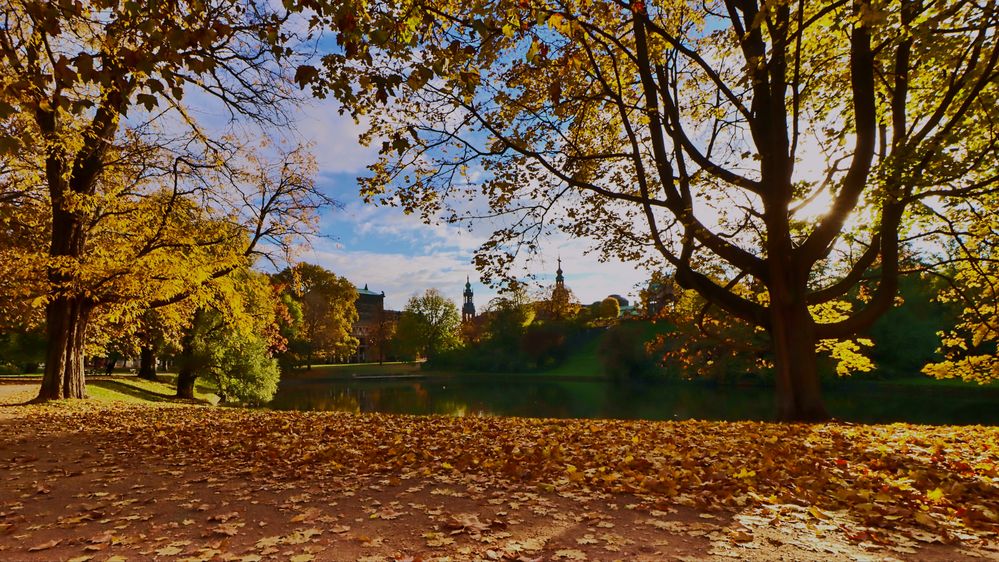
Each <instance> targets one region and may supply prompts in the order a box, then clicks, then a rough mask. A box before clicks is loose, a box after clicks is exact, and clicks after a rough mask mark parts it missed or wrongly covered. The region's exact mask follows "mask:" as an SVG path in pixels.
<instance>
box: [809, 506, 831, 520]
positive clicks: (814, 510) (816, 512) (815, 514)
mask: <svg viewBox="0 0 999 562" xmlns="http://www.w3.org/2000/svg"><path fill="white" fill-rule="evenodd" d="M808 513H811V514H812V517H814V518H816V519H823V520H825V519H829V516H828V515H826V514H825V513H822V510H820V509H819V508H817V507H815V506H814V505H813V506H812V507H810V508H808Z"/></svg>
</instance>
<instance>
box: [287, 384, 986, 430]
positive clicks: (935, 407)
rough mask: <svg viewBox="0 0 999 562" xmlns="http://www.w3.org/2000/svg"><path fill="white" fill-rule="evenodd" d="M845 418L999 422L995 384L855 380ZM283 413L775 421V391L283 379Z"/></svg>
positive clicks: (831, 394) (836, 408)
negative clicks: (982, 386)
mask: <svg viewBox="0 0 999 562" xmlns="http://www.w3.org/2000/svg"><path fill="white" fill-rule="evenodd" d="M825 398H826V404H827V406H828V408H829V411H830V412H831V413H832V415H833V416H834V417H835V418H836V419H839V420H842V421H852V422H864V423H888V422H896V421H904V422H910V423H921V424H985V425H999V393H997V392H996V390H995V389H992V388H988V389H976V388H951V387H919V386H902V385H896V386H888V385H879V384H873V383H872V384H865V383H851V384H850V385H839V386H836V387H833V388H829V389H827V390H826V391H825ZM269 406H270V407H271V408H274V409H281V410H332V411H345V412H384V413H395V414H443V415H451V416H462V415H494V416H524V417H551V418H617V419H648V420H665V419H678V420H681V419H707V420H729V421H735V420H770V419H772V418H773V389H772V388H766V387H722V386H712V385H705V384H695V383H646V384H641V385H629V384H621V383H615V382H612V381H607V380H560V379H551V378H548V379H542V378H534V377H486V376H481V375H475V376H467V377H462V376H453V377H425V378H408V379H379V380H363V379H362V380H357V379H353V380H352V379H304V380H303V379H299V380H295V379H292V380H286V381H282V384H281V387H280V389H279V390H278V393H277V395H276V396H275V397H274V400H273V401H272V402H271V403H270V405H269Z"/></svg>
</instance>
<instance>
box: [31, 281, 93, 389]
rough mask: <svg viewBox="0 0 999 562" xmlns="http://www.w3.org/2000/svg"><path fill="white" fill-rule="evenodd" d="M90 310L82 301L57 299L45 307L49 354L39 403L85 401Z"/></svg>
mask: <svg viewBox="0 0 999 562" xmlns="http://www.w3.org/2000/svg"><path fill="white" fill-rule="evenodd" d="M90 311H91V306H90V304H89V303H87V302H86V301H85V300H84V299H83V298H81V297H58V298H56V299H54V300H52V301H51V302H49V303H48V305H47V306H46V307H45V320H46V330H47V335H48V351H47V353H46V356H45V375H44V377H43V378H42V388H41V390H40V391H39V392H38V398H37V399H36V400H38V401H44V400H60V399H63V398H86V397H87V389H86V382H85V381H84V365H83V344H84V342H85V341H86V340H85V338H86V331H87V322H88V321H89V320H90Z"/></svg>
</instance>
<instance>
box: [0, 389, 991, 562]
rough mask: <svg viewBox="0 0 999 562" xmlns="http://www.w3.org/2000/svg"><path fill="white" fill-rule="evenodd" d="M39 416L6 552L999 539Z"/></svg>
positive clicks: (706, 548)
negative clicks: (239, 452) (184, 453)
mask: <svg viewBox="0 0 999 562" xmlns="http://www.w3.org/2000/svg"><path fill="white" fill-rule="evenodd" d="M34 390H35V389H34V387H33V386H27V385H25V386H19V385H4V386H0V396H2V397H5V399H6V401H7V402H8V403H10V402H11V401H16V400H18V399H22V398H30V397H31V395H32V394H33V392H34ZM182 412H183V411H182V410H178V414H180V413H182ZM29 413H30V410H27V409H25V408H22V407H11V406H4V407H0V471H2V474H3V478H2V479H0V559H4V560H57V559H58V560H81V561H82V560H95V561H105V560H123V559H127V560H152V559H155V560H180V559H188V560H246V561H253V560H264V559H268V560H269V559H275V560H278V559H280V560H297V561H299V562H306V561H308V560H344V561H355V560H357V561H363V562H374V561H404V560H405V561H418V560H424V561H430V560H440V561H444V560H450V561H464V560H519V561H539V560H577V561H578V560H635V561H640V560H647V561H659V560H800V561H809V560H815V561H820V560H821V561H828V560H865V559H866V560H892V559H899V560H929V561H934V560H939V561H943V560H965V559H967V560H974V559H999V550H997V549H996V545H995V543H994V542H993V543H981V544H963V545H953V546H952V545H942V544H933V543H927V542H920V541H918V540H913V539H912V538H911V537H905V536H902V535H900V536H895V537H891V536H889V535H890V534H885V535H884V537H883V538H882V539H881V540H883V541H885V542H891V543H892V544H890V545H887V544H882V545H878V544H876V543H874V542H857V541H850V540H847V538H846V537H844V536H843V534H842V533H841V532H839V531H838V530H837V527H836V525H835V524H833V523H830V522H824V521H808V520H807V519H803V518H800V517H795V516H794V515H795V513H794V510H793V509H792V508H791V507H789V506H784V507H782V508H778V507H774V508H773V509H772V510H769V511H767V510H761V509H746V510H744V511H742V512H729V513H725V512H704V511H698V510H694V509H691V508H687V507H678V506H674V505H671V504H669V503H666V502H657V501H656V500H655V498H650V497H638V496H634V495H630V494H607V493H600V492H594V491H585V492H575V493H574V492H566V491H561V492H556V491H554V490H551V489H546V487H545V486H539V485H532V484H528V483H508V484H497V482H496V481H495V480H486V479H485V478H483V477H477V476H476V475H456V474H448V475H424V474H420V473H417V472H408V473H407V472H400V473H394V474H364V473H363V471H359V472H358V473H357V474H353V475H346V476H342V477H331V476H328V475H326V476H320V475H313V474H310V473H308V472H305V473H300V472H298V473H295V474H294V475H292V474H289V476H288V477H287V478H277V479H275V478H273V477H271V476H264V475H262V474H255V473H254V471H252V470H248V469H246V467H244V466H233V467H232V469H231V471H230V470H227V469H226V468H225V467H220V466H218V465H214V466H212V467H208V466H206V465H201V464H199V463H197V462H192V461H191V460H190V459H188V458H187V457H170V456H167V455H164V456H150V457H145V458H143V457H140V456H136V455H135V454H134V452H132V451H134V450H133V449H131V448H127V447H122V446H121V442H120V441H118V439H120V436H115V434H114V433H108V432H98V431H92V430H91V429H90V428H88V427H87V426H85V425H73V424H72V423H67V424H64V425H65V427H62V428H61V429H59V428H53V427H52V425H51V424H49V423H40V422H37V420H36V419H33V418H32V416H30V415H29ZM65 419H66V420H73V419H75V418H74V417H73V416H68V417H66V418H65ZM151 431H154V432H155V431H156V428H155V427H154V428H151ZM184 446H197V443H186V444H184ZM275 462H276V463H279V462H280V459H275ZM782 510H783V511H782Z"/></svg>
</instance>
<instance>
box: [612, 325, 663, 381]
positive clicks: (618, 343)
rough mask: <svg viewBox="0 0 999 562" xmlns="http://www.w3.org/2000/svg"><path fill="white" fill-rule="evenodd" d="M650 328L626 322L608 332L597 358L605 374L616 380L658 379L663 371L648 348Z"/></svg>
mask: <svg viewBox="0 0 999 562" xmlns="http://www.w3.org/2000/svg"><path fill="white" fill-rule="evenodd" d="M646 332H647V329H646V327H645V326H644V325H642V324H638V323H634V322H624V323H621V324H618V325H616V326H612V327H610V328H608V329H607V332H606V333H605V334H604V337H603V339H602V340H601V341H600V347H599V348H598V350H597V355H598V356H599V357H600V361H601V363H603V366H604V372H605V373H607V375H609V376H611V377H614V378H615V379H623V380H638V379H647V378H649V377H652V376H654V375H655V374H656V373H657V372H658V371H659V368H658V366H657V365H656V360H655V358H654V357H653V356H652V355H651V354H650V353H649V352H648V350H647V349H646V343H647V341H646V340H647V337H646V336H647V334H646Z"/></svg>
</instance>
